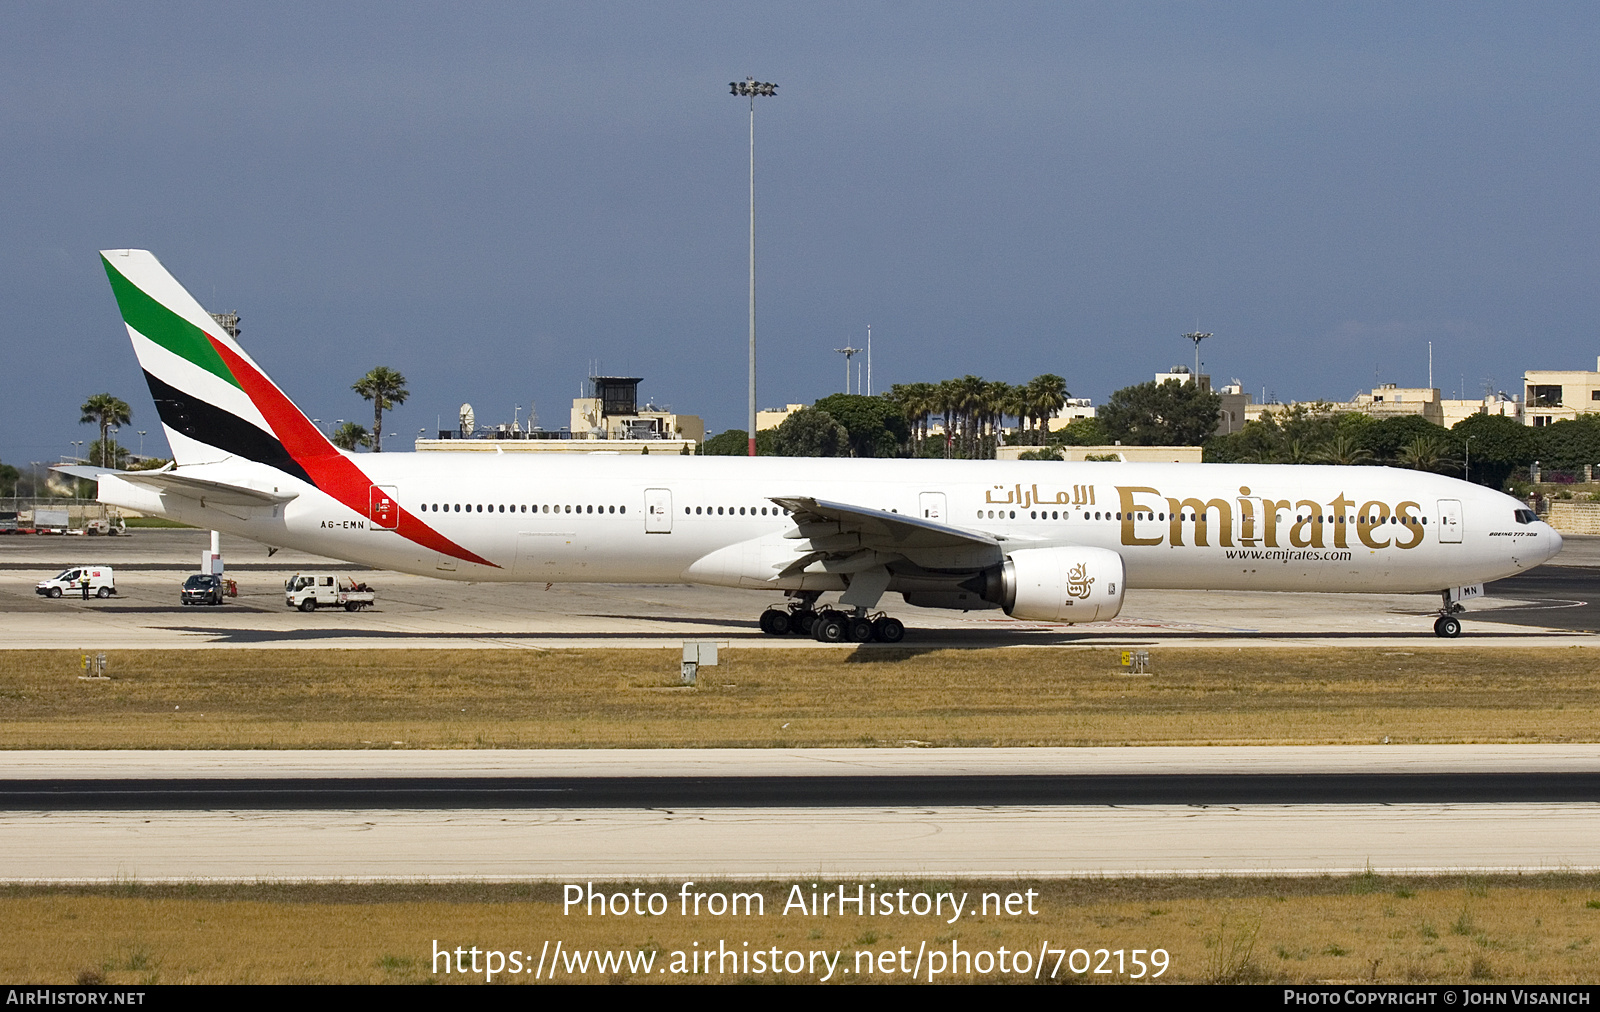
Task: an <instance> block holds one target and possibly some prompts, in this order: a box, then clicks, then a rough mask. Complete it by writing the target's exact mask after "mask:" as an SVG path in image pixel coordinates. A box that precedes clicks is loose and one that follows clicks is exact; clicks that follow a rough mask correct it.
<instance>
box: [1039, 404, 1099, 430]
mask: <svg viewBox="0 0 1600 1012" xmlns="http://www.w3.org/2000/svg"><path fill="white" fill-rule="evenodd" d="M1094 414H1095V406H1094V401H1092V400H1090V399H1089V398H1087V397H1068V398H1067V401H1066V403H1065V404H1063V405H1061V410H1060V411H1057V412H1056V413H1055V414H1053V415H1051V416H1050V417H1049V418H1048V419H1046V420H1045V426H1046V428H1048V429H1049V430H1050V431H1051V432H1059V431H1061V430H1062V429H1064V428H1066V427H1067V426H1069V425H1071V424H1072V423H1073V422H1075V421H1077V420H1078V419H1080V418H1093V417H1094Z"/></svg>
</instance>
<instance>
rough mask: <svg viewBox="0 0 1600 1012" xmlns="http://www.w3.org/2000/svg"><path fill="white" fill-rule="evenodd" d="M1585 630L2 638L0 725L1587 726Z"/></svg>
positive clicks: (877, 734)
mask: <svg viewBox="0 0 1600 1012" xmlns="http://www.w3.org/2000/svg"><path fill="white" fill-rule="evenodd" d="M1594 656H1595V655H1594V654H1593V653H1592V652H1591V651H1586V650H1578V649H1565V650H1561V649H1551V650H1524V651H1511V650H1481V651H1476V650H1470V649H1466V650H1462V649H1452V650H1435V651H1426V650H1425V651H1419V652H1416V653H1409V652H1401V651H1394V650H1375V649H1367V650H1282V651H1277V650H1240V651H1238V652H1230V651H1219V650H1215V649H1196V650H1182V649H1173V650H1158V651H1156V652H1155V656H1154V668H1155V672H1156V674H1155V676H1154V677H1130V676H1127V675H1123V674H1121V673H1120V670H1121V669H1120V668H1119V667H1118V664H1117V655H1116V652H1115V651H1110V650H1107V651H1088V650H1085V651H1061V650H1047V649H1039V650H1033V649H1013V650H982V651H979V650H973V651H965V650H937V651H931V652H917V651H913V650H900V649H883V648H861V649H858V650H855V651H831V650H795V651H785V650H750V651H744V652H740V651H725V652H724V653H723V660H724V663H723V665H722V666H721V667H718V668H709V669H703V670H702V672H701V676H702V677H701V684H700V686H699V687H698V688H683V687H679V686H677V685H676V681H677V666H678V656H677V654H676V652H674V651H651V650H571V651H552V652H530V651H524V650H505V651H493V650H459V651H455V650H381V651H367V652H363V651H355V650H332V651H325V652H321V653H317V652H311V651H302V650H282V651H271V650H211V651H207V650H174V651H127V652H113V653H111V654H110V673H111V675H112V676H113V677H112V679H111V680H110V681H105V682H88V681H80V680H79V679H78V678H76V677H75V676H76V675H77V673H78V663H79V655H78V654H77V653H75V652H71V651H0V748H371V747H391V746H392V745H394V744H395V743H403V745H404V746H406V747H412V748H479V747H481V748H498V747H516V748H548V747H600V746H606V747H687V746H708V747H709V746H722V747H757V748H760V747H792V746H850V745H897V744H900V743H903V742H908V741H915V742H926V743H929V744H932V745H938V746H956V745H968V746H997V745H1123V744H1238V743H1262V744H1290V743H1304V744H1318V743H1364V742H1373V741H1379V740H1381V739H1383V738H1384V737H1385V736H1387V737H1388V738H1389V739H1390V740H1391V741H1393V742H1550V741H1595V740H1600V679H1597V678H1596V677H1595V674H1596V672H1595V671H1594V660H1593V658H1594Z"/></svg>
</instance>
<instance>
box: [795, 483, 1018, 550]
mask: <svg viewBox="0 0 1600 1012" xmlns="http://www.w3.org/2000/svg"><path fill="white" fill-rule="evenodd" d="M772 501H773V502H775V503H777V504H778V505H779V506H782V507H783V508H784V509H787V510H789V511H790V512H791V513H792V514H793V519H794V522H795V526H796V530H795V531H794V532H793V533H791V534H790V535H788V536H789V537H794V538H806V539H808V540H810V541H812V542H814V543H818V544H817V547H818V548H822V547H823V544H824V543H826V542H828V541H831V540H836V539H840V540H851V541H852V542H853V543H852V544H851V547H861V548H870V549H874V550H876V551H880V552H897V553H901V554H911V553H915V552H916V551H917V550H918V549H950V548H957V549H960V548H966V549H973V548H976V549H995V550H998V549H999V547H1000V540H999V539H998V538H994V537H991V536H989V535H987V534H982V533H979V532H978V531H968V530H962V529H961V528H959V527H951V526H949V525H948V524H942V523H939V522H938V521H936V520H925V519H923V518H922V517H914V516H907V515H906V514H904V513H892V512H890V511H888V510H875V509H867V508H866V507H862V506H852V505H850V504H848V503H839V502H828V501H827V500H824V499H813V498H810V497H809V496H792V497H790V496H782V497H780V496H774V497H773V498H772Z"/></svg>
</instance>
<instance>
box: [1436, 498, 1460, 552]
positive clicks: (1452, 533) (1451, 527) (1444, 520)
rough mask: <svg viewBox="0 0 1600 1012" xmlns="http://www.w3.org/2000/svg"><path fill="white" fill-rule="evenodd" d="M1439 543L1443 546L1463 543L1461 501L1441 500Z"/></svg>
mask: <svg viewBox="0 0 1600 1012" xmlns="http://www.w3.org/2000/svg"><path fill="white" fill-rule="evenodd" d="M1438 531H1439V541H1440V542H1441V543H1443V544H1460V543H1461V500H1459V499H1440V500H1439V527H1438Z"/></svg>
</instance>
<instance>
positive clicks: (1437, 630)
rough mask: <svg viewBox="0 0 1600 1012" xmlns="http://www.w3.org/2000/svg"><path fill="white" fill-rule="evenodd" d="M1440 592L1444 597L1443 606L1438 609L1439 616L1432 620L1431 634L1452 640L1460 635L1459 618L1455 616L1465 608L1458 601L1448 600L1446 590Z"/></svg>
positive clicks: (1448, 593) (1448, 594)
mask: <svg viewBox="0 0 1600 1012" xmlns="http://www.w3.org/2000/svg"><path fill="white" fill-rule="evenodd" d="M1440 593H1441V595H1442V596H1443V598H1444V606H1443V607H1441V608H1440V609H1439V617H1438V618H1436V619H1434V620H1433V634H1434V635H1435V636H1439V637H1442V638H1444V639H1448V640H1453V639H1455V638H1456V637H1457V636H1460V635H1461V620H1460V619H1459V618H1456V616H1457V615H1459V614H1460V613H1461V612H1463V611H1466V609H1465V608H1463V607H1462V606H1461V604H1460V603H1459V602H1457V601H1452V600H1450V592H1449V591H1448V590H1446V591H1441V592H1440Z"/></svg>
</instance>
